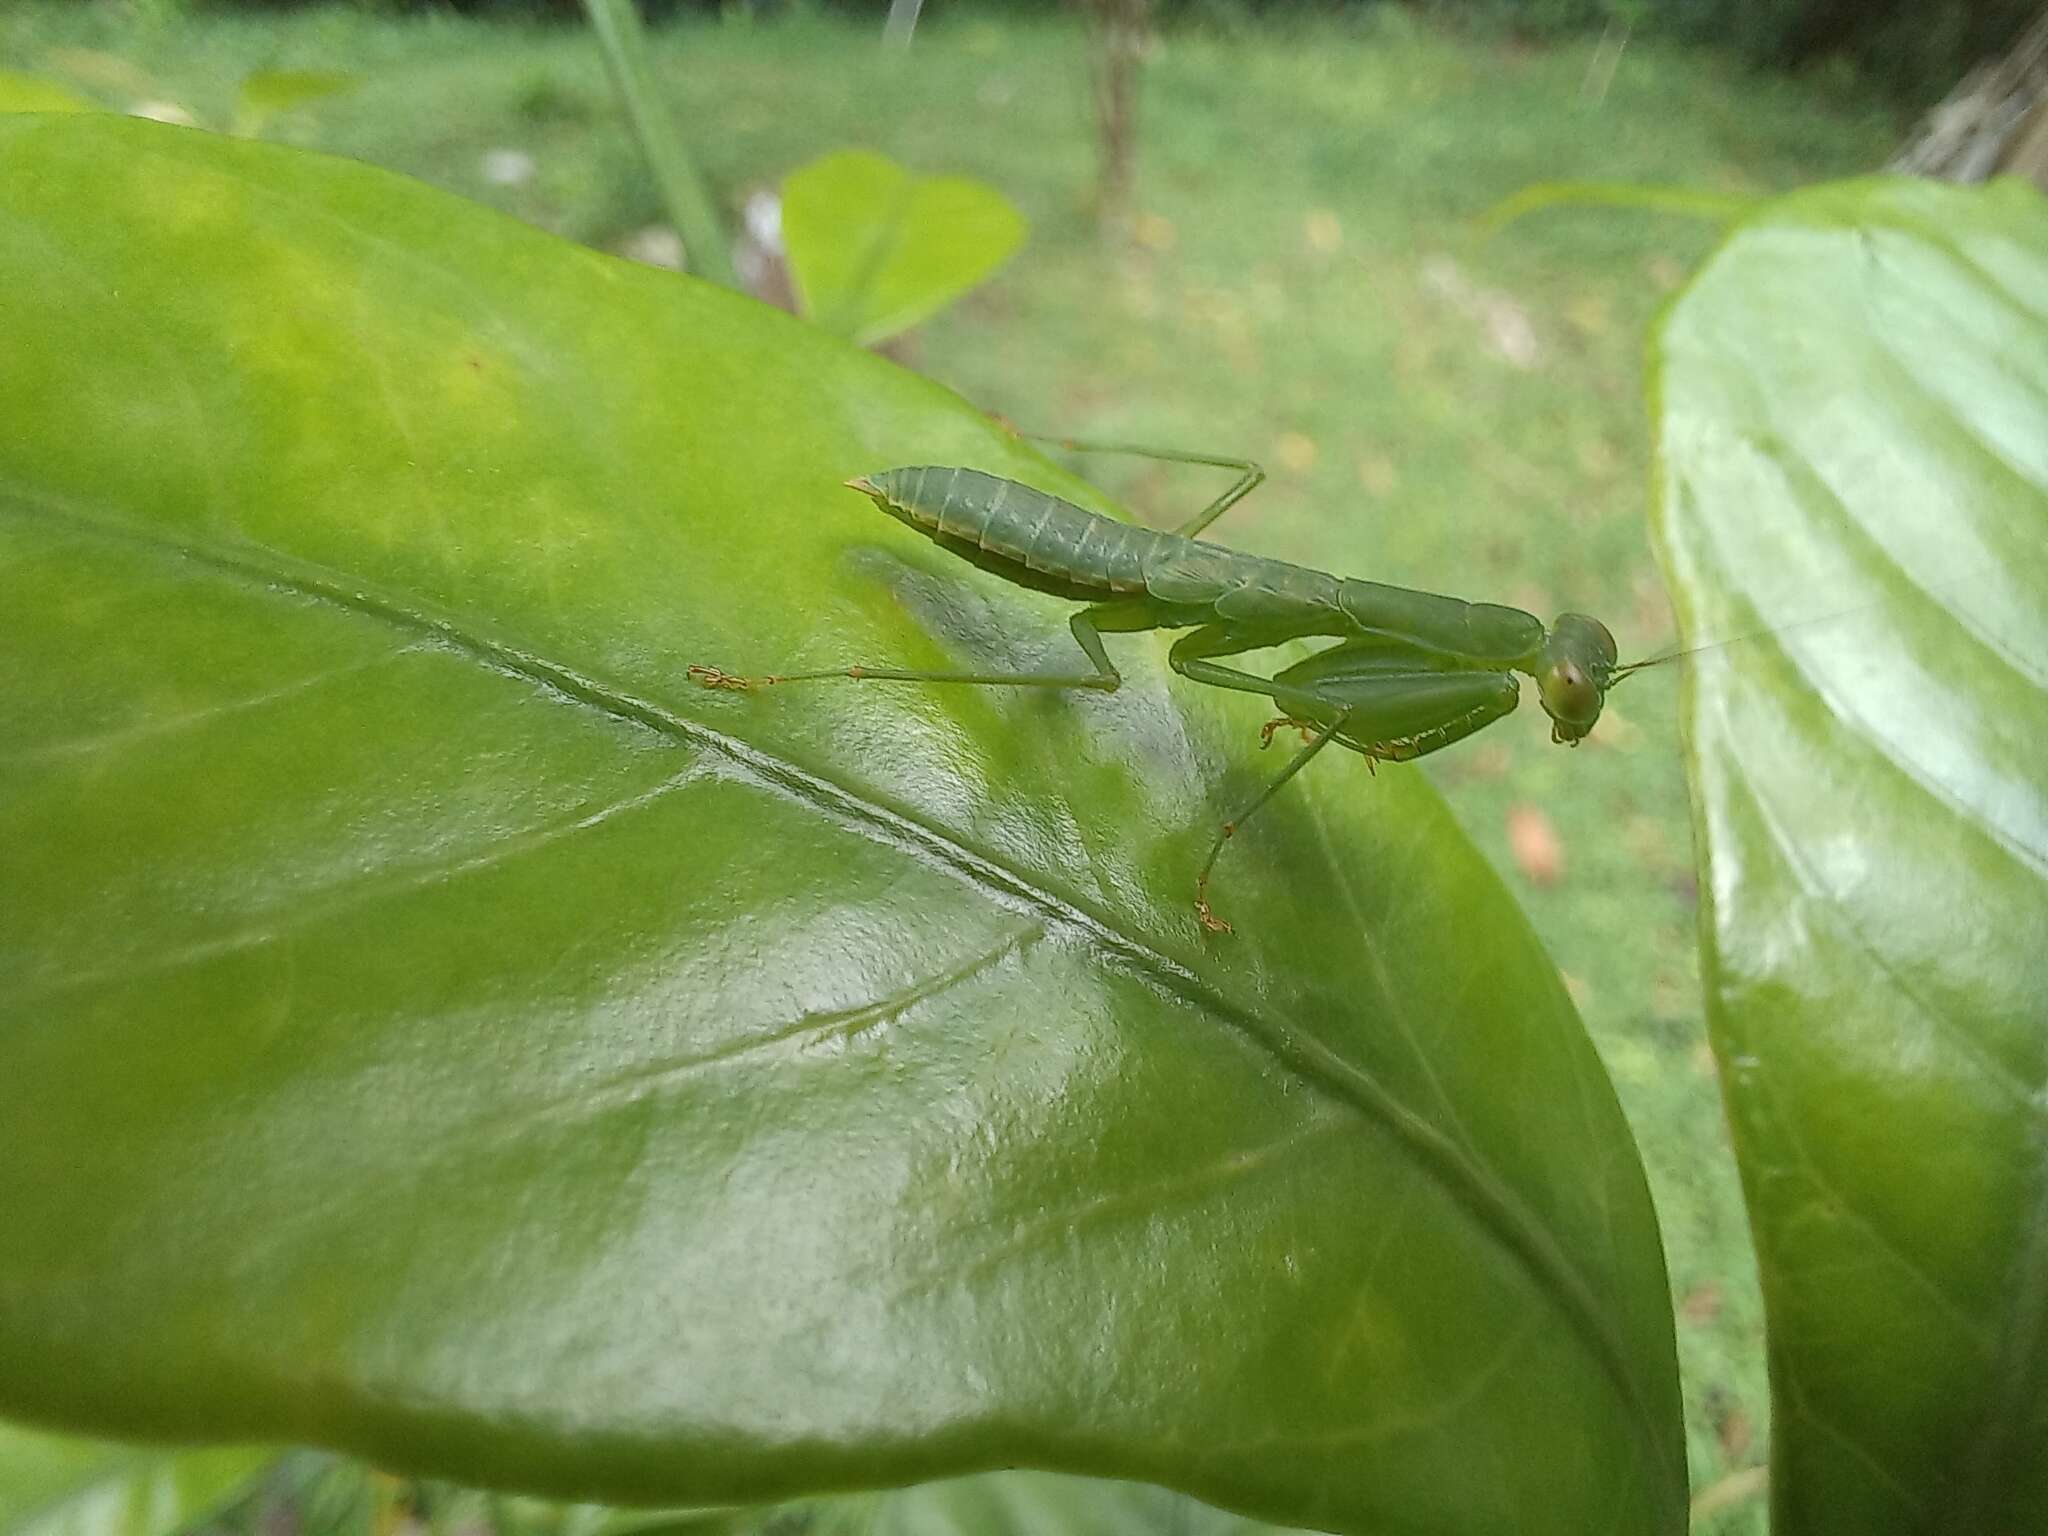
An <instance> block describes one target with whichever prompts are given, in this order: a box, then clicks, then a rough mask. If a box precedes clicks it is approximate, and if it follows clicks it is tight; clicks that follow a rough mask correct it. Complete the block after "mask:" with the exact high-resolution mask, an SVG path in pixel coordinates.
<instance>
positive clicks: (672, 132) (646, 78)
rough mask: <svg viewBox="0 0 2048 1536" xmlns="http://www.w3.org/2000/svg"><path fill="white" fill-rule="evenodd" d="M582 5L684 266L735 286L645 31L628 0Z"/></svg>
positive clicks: (719, 229) (587, 0)
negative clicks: (678, 240) (658, 84)
mask: <svg viewBox="0 0 2048 1536" xmlns="http://www.w3.org/2000/svg"><path fill="white" fill-rule="evenodd" d="M583 9H584V10H585V11H586V12H588V13H589V15H590V24H591V26H593V27H594V28H596V29H597V40H598V42H599V43H600V44H601V45H602V46H603V48H604V60H605V63H606V65H607V66H609V68H610V69H611V74H612V83H613V84H615V85H616V86H617V87H618V88H619V95H620V96H621V97H623V98H624V99H625V103H626V115H627V116H628V117H630V118H631V119H632V121H633V131H634V133H635V134H637V135H638V136H639V139H640V149H641V152H642V153H643V154H645V155H646V156H647V164H648V167H649V169H651V170H652V171H653V172H654V184H655V188H656V190H658V191H659V192H660V194H661V201H662V206H663V207H665V208H666V209H667V210H668V217H669V222H670V223H672V224H674V225H675V228H676V233H677V234H679V235H681V236H682V237H683V251H684V255H685V257H686V259H687V261H688V263H689V267H690V270H691V271H693V272H695V273H696V274H697V275H698V276H699V277H708V278H710V279H711V281H713V282H714V283H723V284H724V285H725V286H726V287H728V288H737V287H739V286H740V280H739V276H738V274H737V273H735V272H734V271H733V265H732V253H731V252H730V251H729V250H727V249H726V240H725V224H724V221H723V220H721V219H720V218H719V217H718V213H717V210H716V209H714V208H713V207H712V205H711V198H710V196H709V194H707V193H706V192H705V190H704V180H703V178H702V177H701V176H699V175H698V174H697V167H696V165H695V164H694V163H693V162H692V161H691V159H690V152H689V149H688V147H687V145H686V144H685V143H684V140H683V135H682V133H681V131H680V130H679V129H678V128H677V127H676V124H675V120H674V119H673V118H672V117H671V116H670V115H669V111H668V107H667V104H666V103H665V102H663V100H662V99H661V95H660V92H659V91H657V90H656V88H655V84H654V70H653V68H652V66H651V65H650V64H649V62H648V58H647V35H646V33H645V32H644V31H643V30H642V29H641V26H640V13H639V11H638V10H636V9H635V8H634V4H633V0H583Z"/></svg>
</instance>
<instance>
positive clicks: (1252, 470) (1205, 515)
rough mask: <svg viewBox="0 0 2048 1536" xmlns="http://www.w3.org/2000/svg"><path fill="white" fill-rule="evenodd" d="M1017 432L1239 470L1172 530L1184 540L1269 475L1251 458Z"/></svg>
mask: <svg viewBox="0 0 2048 1536" xmlns="http://www.w3.org/2000/svg"><path fill="white" fill-rule="evenodd" d="M1017 435H1018V436H1019V437H1022V438H1026V439H1028V440H1030V441H1031V442H1034V443H1052V444H1054V445H1055V446H1057V447H1060V448H1064V449H1066V450H1067V451H1068V452H1069V453H1127V454H1130V455H1131V456H1132V457H1133V458H1139V459H1163V460H1165V461H1166V462H1167V463H1169V464H1208V465H1211V466H1213V467H1215V468H1217V469H1234V470H1236V471H1237V472H1238V480H1237V483H1236V484H1235V485H1233V486H1231V488H1230V489H1229V490H1227V491H1225V492H1224V493H1223V494H1222V495H1221V496H1218V497H1217V498H1216V499H1215V500H1214V501H1212V502H1210V503H1209V505H1208V506H1206V507H1204V508H1202V510H1201V511H1199V512H1197V513H1196V514H1195V515H1194V516H1193V517H1191V518H1189V519H1188V520H1187V521H1186V522H1184V523H1181V524H1180V525H1179V526H1177V527H1175V528H1174V529H1173V530H1172V531H1173V532H1175V533H1177V534H1179V535H1180V536H1181V537H1182V538H1184V539H1192V538H1194V537H1196V536H1197V535H1198V534H1200V533H1201V531H1202V530H1203V529H1204V528H1206V527H1208V526H1209V525H1210V524H1211V523H1213V522H1215V521H1216V519H1217V518H1219V517H1221V516H1222V515H1223V514H1224V513H1226V512H1228V511H1229V510H1230V509H1231V508H1232V507H1234V506H1236V505H1237V504H1238V503H1239V502H1240V501H1242V500H1244V499H1245V497H1247V496H1249V495H1250V494H1251V493H1252V492H1253V491H1254V490H1256V489H1258V486H1259V483H1260V482H1261V481H1262V480H1264V479H1265V478H1266V472H1265V470H1263V469H1261V468H1260V467H1259V466H1258V465H1256V464H1254V463H1253V462H1252V461H1251V460H1250V459H1232V458H1226V457H1224V456H1223V455H1221V454H1213V453H1187V452H1184V451H1182V450H1181V449H1178V448H1146V447H1142V446H1140V445H1139V444H1137V443H1096V442H1086V441H1083V440H1080V439H1077V438H1072V437H1054V436H1051V435H1050V434H1047V433H1042V432H1020V433H1018V434H1017Z"/></svg>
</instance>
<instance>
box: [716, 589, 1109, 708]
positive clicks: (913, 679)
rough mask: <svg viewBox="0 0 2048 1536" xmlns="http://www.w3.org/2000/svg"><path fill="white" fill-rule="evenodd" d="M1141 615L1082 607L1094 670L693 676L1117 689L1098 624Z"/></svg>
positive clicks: (1084, 644) (1075, 624) (743, 687)
mask: <svg viewBox="0 0 2048 1536" xmlns="http://www.w3.org/2000/svg"><path fill="white" fill-rule="evenodd" d="M1139 617H1142V616H1141V615H1137V614H1135V613H1134V612H1132V611H1131V605H1129V604H1120V603H1100V604H1097V605H1096V606H1095V607H1093V608H1084V609H1082V610H1081V611H1080V612H1079V613H1077V614H1075V615H1074V617H1073V618H1072V619H1071V620H1069V621H1068V624H1067V627H1068V629H1070V630H1071V631H1072V632H1073V636H1074V642H1075V644H1077V645H1079V646H1080V647H1081V652H1082V654H1083V655H1085V656H1086V657H1087V658H1088V661H1089V663H1090V665H1091V666H1092V667H1093V668H1094V670H1093V671H1090V672H932V671H924V670H920V669H915V668H910V667H870V666H863V665H858V664H857V665H854V666H850V667H825V668H822V669H821V670H819V671H815V672H768V673H763V674H761V675H759V676H755V677H742V676H740V675H738V674H737V673H732V672H724V671H721V670H719V669H718V668H717V667H705V666H693V667H691V668H690V669H689V672H688V675H689V677H690V679H691V680H692V681H693V682H695V683H697V684H699V685H700V686H702V687H705V688H719V689H730V690H732V691H735V692H748V691H751V690H753V689H756V688H769V687H773V686H774V685H776V684H778V683H811V682H820V681H823V680H824V679H827V678H835V677H836V678H847V679H851V680H852V681H854V682H867V683H973V684H975V685H976V686H978V687H983V688H1093V689H1096V690H1097V691H1099V692H1102V693H1115V692H1116V690H1117V688H1118V687H1119V685H1121V684H1122V682H1123V677H1122V675H1121V674H1120V673H1118V671H1117V669H1116V668H1115V667H1114V666H1112V665H1111V664H1110V660H1109V653H1108V652H1107V651H1106V650H1104V649H1103V647H1102V632H1101V630H1100V629H1098V628H1097V627H1096V626H1097V625H1098V624H1101V625H1103V626H1105V627H1107V628H1109V629H1111V630H1128V629H1132V628H1144V627H1148V626H1146V625H1144V624H1139V623H1134V622H1133V621H1134V619H1137V618H1139Z"/></svg>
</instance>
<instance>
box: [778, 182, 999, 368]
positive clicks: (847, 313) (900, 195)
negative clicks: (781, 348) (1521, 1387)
mask: <svg viewBox="0 0 2048 1536" xmlns="http://www.w3.org/2000/svg"><path fill="white" fill-rule="evenodd" d="M782 237H783V242H784V245H785V246H786V248H787V249H788V251H789V266H790V271H791V273H792V275H793V276H794V277H795V279H796V288H797V297H798V299H799V301H800V302H801V303H802V305H803V309H804V313H805V314H806V315H808V316H809V317H810V318H811V319H813V320H815V321H817V322H818V324H820V325H822V326H824V327H825V328H826V329H828V330H830V331H833V332H836V333H837V334H839V335H841V336H849V337H852V338H853V339H854V340H855V341H858V342H860V343H862V344H863V345H872V344H873V343H875V342H877V341H883V340H886V339H887V338H888V337H890V336H893V335H895V334H896V333H897V332H899V331H907V330H909V329H910V327H911V326H913V325H915V324H917V323H918V321H920V320H923V319H926V318H928V317H929V316H931V315H933V314H935V313H937V312H938V311H939V310H941V309H944V308H945V307H946V306H947V305H948V304H950V303H952V302H953V301H954V300H955V299H957V298H959V297H960V295H961V294H963V293H965V292H967V291H968V290H969V289H970V288H972V287H974V286H975V285H976V284H977V283H979V282H981V281H982V280H983V279H985V278H986V277H988V275H989V274H990V273H992V272H994V271H995V269H996V268H997V267H1000V266H1001V265H1002V264H1003V263H1004V262H1006V261H1008V260H1009V259H1010V257H1011V255H1012V254H1013V253H1014V252H1015V251H1016V249H1017V247H1018V246H1020V245H1022V244H1023V243H1024V216H1023V215H1022V214H1021V213H1019V212H1018V211H1017V209H1016V207H1015V206H1014V205H1013V204H1012V203H1011V202H1010V200H1009V199H1008V198H1006V197H1004V196H1003V195H1002V193H1000V192H998V191H997V190H996V189H995V188H994V187H991V186H986V185H984V184H983V183H981V182H978V181H970V180H968V179H967V178H965V177H961V176H921V177H920V176H912V175H911V174H910V172H908V171H906V170H904V169H903V167H902V166H900V165H898V164H896V162H895V161H893V160H891V159H889V158H887V157H886V156H883V155H877V154H874V153H872V152H871V151H868V150H855V149H849V150H840V151H838V152H836V153H833V154H829V155H824V156H821V157H820V158H818V159H816V160H813V161H812V162H811V163H810V164H809V165H806V166H803V167H801V168H800V169H798V170H794V171H791V172H790V173H789V175H787V176H785V177H784V178H783V181H782Z"/></svg>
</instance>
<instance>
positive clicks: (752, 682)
mask: <svg viewBox="0 0 2048 1536" xmlns="http://www.w3.org/2000/svg"><path fill="white" fill-rule="evenodd" d="M687 676H688V677H689V678H690V680H691V681H692V682H694V683H697V684H699V685H700V686H702V687H705V688H724V689H727V690H730V691H731V692H733V693H745V692H747V691H748V690H749V689H751V688H757V687H765V686H767V685H768V684H769V683H779V682H781V681H782V679H781V678H779V677H738V676H735V675H734V674H733V673H731V672H721V671H720V670H719V669H718V668H717V667H694V666H693V667H691V668H690V669H689V671H688V673H687Z"/></svg>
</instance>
